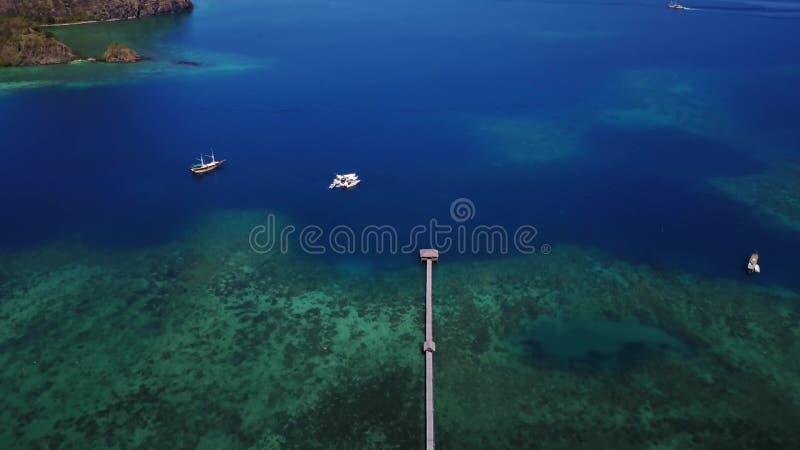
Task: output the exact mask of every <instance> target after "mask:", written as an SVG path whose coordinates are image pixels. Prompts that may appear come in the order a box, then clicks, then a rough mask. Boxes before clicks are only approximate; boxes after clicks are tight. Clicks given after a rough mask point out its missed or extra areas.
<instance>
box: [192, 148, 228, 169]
mask: <svg viewBox="0 0 800 450" xmlns="http://www.w3.org/2000/svg"><path fill="white" fill-rule="evenodd" d="M197 159H198V161H200V164H194V165H192V167H191V168H190V169H189V170H191V171H192V173H193V174H195V175H202V174H204V173H208V172H211V171H212V170H214V169H216V168H218V167H219V166H221V165H222V163H224V162H225V160H224V159H223V160H221V161H217V159H216V158H215V157H214V149H213V148H212V149H211V162H205V160H204V159H203V154H202V153H201V154H200V157H199V158H197Z"/></svg>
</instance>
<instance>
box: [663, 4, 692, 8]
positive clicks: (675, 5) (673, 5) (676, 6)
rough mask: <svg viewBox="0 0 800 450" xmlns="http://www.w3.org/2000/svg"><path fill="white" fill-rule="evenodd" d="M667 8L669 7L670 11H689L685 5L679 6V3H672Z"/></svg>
mask: <svg viewBox="0 0 800 450" xmlns="http://www.w3.org/2000/svg"><path fill="white" fill-rule="evenodd" d="M667 6H668V7H669V8H670V9H688V8H686V7H685V6H683V5H680V4H678V3H670V4H668V5H667Z"/></svg>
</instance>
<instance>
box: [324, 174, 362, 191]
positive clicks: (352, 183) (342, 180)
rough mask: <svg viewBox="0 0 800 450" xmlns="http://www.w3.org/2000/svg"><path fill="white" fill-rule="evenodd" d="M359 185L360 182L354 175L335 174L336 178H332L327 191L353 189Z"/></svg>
mask: <svg viewBox="0 0 800 450" xmlns="http://www.w3.org/2000/svg"><path fill="white" fill-rule="evenodd" d="M359 183H361V180H360V179H359V178H358V175H356V174H355V173H348V174H344V175H339V174H337V175H336V177H334V179H333V182H332V183H331V185H330V186H328V189H334V188H340V189H353V188H354V187H356V186H358V184H359Z"/></svg>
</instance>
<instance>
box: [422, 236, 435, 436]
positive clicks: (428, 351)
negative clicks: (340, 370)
mask: <svg viewBox="0 0 800 450" xmlns="http://www.w3.org/2000/svg"><path fill="white" fill-rule="evenodd" d="M419 259H420V260H422V261H424V262H425V266H426V267H425V272H426V277H425V343H423V344H422V351H423V352H424V353H425V421H426V426H425V442H426V444H425V448H426V449H427V450H433V447H434V438H433V352H434V351H436V343H434V342H433V308H432V305H433V299H432V296H433V295H432V291H431V288H432V283H433V276H432V275H433V263H435V262H437V261H439V251H437V250H434V249H423V250H420V251H419Z"/></svg>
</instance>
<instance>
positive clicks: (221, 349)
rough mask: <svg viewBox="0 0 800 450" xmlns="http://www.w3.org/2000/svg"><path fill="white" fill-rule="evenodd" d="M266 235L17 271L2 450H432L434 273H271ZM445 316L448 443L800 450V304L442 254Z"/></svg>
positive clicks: (530, 261) (273, 261) (749, 291)
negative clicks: (428, 435) (428, 423)
mask: <svg viewBox="0 0 800 450" xmlns="http://www.w3.org/2000/svg"><path fill="white" fill-rule="evenodd" d="M260 217H261V215H259V214H252V213H247V212H228V213H219V214H218V215H216V216H215V217H213V218H210V219H209V220H208V222H206V223H204V224H201V225H198V226H197V227H196V228H195V229H194V230H192V231H190V232H187V233H186V234H185V235H184V237H182V238H181V239H180V240H178V241H174V242H171V243H168V244H164V245H161V246H158V247H152V248H147V249H142V250H129V251H121V250H115V251H100V250H91V249H87V248H85V247H81V246H79V245H68V244H61V245H59V244H48V245H47V246H44V247H40V248H38V249H35V250H27V251H24V252H21V253H15V254H9V255H2V256H0V259H1V260H2V264H0V267H1V268H2V269H1V270H0V295H2V300H0V320H1V321H2V323H3V324H4V326H3V327H2V328H0V350H2V351H0V406H1V408H0V446H2V447H4V448H12V447H13V446H16V447H27V448H37V447H48V446H49V447H58V448H100V447H114V446H121V445H124V446H126V447H135V448H154V449H155V448H243V449H247V448H254V449H255V448H258V449H263V448H304V449H314V448H320V449H323V448H325V449H327V448H382V449H383V448H398V449H401V448H402V449H404V448H414V447H417V446H419V445H421V442H422V439H423V438H422V436H423V433H424V412H423V408H422V405H423V403H422V402H423V385H422V379H423V377H422V367H423V362H422V361H423V359H422V357H421V355H420V353H419V344H420V342H421V339H422V335H423V323H422V317H423V315H424V312H423V308H422V306H423V291H424V281H423V278H424V276H423V273H424V272H423V269H422V267H420V266H415V265H414V264H413V263H411V264H410V265H409V267H408V269H403V270H394V271H389V270H382V269H371V270H364V271H349V272H346V273H345V272H342V271H337V270H335V268H333V267H331V266H330V265H329V263H328V262H324V261H320V260H318V259H312V257H309V256H301V255H297V254H294V253H290V254H288V255H281V254H267V255H259V254H255V253H253V252H252V251H250V249H249V247H248V245H247V238H246V236H247V235H248V231H249V229H250V227H252V226H253V225H256V224H259V223H260ZM434 308H435V323H436V329H435V336H436V340H437V350H438V351H437V359H436V370H437V374H436V383H437V384H436V389H437V390H436V395H437V397H436V398H437V414H438V416H437V433H438V434H437V436H438V440H439V443H440V445H442V446H445V447H449V448H463V449H469V448H522V447H533V448H546V449H581V448H586V449H588V448H598V447H602V448H619V449H641V448H687V447H691V448H709V449H711V448H731V449H739V448H741V449H745V448H795V447H797V446H798V445H800V433H798V431H797V428H796V424H797V423H798V421H800V395H798V392H800V362H798V361H800V325H798V319H800V295H798V293H796V292H792V291H787V290H783V289H779V288H766V287H759V286H755V285H750V284H747V283H743V282H737V281H732V280H714V279H703V278H697V277H694V276H689V275H686V274H682V273H673V272H665V271H662V270H655V269H653V268H649V267H644V266H634V265H631V264H628V263H624V262H621V261H618V260H614V259H613V258H610V257H608V256H607V255H604V254H599V253H595V252H593V251H591V250H588V249H585V248H576V247H556V248H554V250H553V253H552V254H550V255H535V256H532V257H526V258H523V257H516V258H505V259H500V260H493V261H483V262H468V261H464V262H454V261H448V260H447V256H446V255H443V258H442V262H441V263H440V264H439V265H438V266H437V268H436V271H435V273H434ZM598 335H600V336H603V338H602V339H597V338H596V337H595V338H593V337H592V336H598ZM586 341H589V342H586ZM570 342H572V343H573V344H570ZM576 343H579V344H576Z"/></svg>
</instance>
